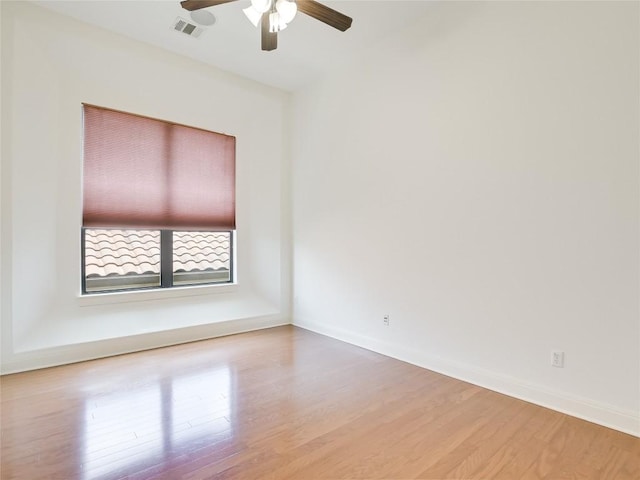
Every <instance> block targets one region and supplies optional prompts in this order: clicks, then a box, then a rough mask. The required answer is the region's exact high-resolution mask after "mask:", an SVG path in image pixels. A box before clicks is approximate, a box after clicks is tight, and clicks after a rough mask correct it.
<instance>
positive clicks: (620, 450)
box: [0, 327, 640, 480]
mask: <svg viewBox="0 0 640 480" xmlns="http://www.w3.org/2000/svg"><path fill="white" fill-rule="evenodd" d="M1 388H2V390H1V402H0V406H1V422H2V423H1V428H2V437H1V441H2V449H1V457H0V461H1V465H2V466H1V467H0V468H1V472H2V475H1V477H2V479H6V480H8V479H24V480H38V479H64V480H73V479H116V478H130V479H171V480H174V479H176V480H177V479H208V478H215V479H242V480H253V479H301V480H311V479H365V478H370V479H507V480H515V479H520V478H523V479H543V478H544V479H620V480H622V479H633V480H638V479H640V439H638V438H635V437H633V436H630V435H626V434H623V433H620V432H616V431H614V430H610V429H607V428H604V427H600V426H597V425H594V424H591V423H589V422H585V421H582V420H579V419H576V418H572V417H569V416H567V415H563V414H560V413H557V412H554V411H552V410H548V409H545V408H541V407H537V406H535V405H532V404H529V403H526V402H523V401H520V400H516V399H513V398H510V397H507V396H504V395H500V394H498V393H494V392H491V391H489V390H485V389H482V388H479V387H476V386H473V385H470V384H468V383H464V382H461V381H458V380H454V379H452V378H449V377H446V376H443V375H439V374H436V373H433V372H430V371H428V370H424V369H421V368H418V367H416V366H412V365H409V364H406V363H403V362H400V361H397V360H393V359H390V358H388V357H384V356H382V355H378V354H375V353H372V352H369V351H367V350H363V349H360V348H357V347H354V346H352V345H348V344H345V343H342V342H339V341H336V340H333V339H330V338H326V337H323V336H321V335H317V334H314V333H311V332H307V331H305V330H302V329H299V328H295V327H279V328H274V329H269V330H262V331H258V332H252V333H247V334H242V335H234V336H229V337H224V338H219V339H213V340H207V341H202V342H196V343H191V344H185V345H178V346H175V347H168V348H162V349H157V350H151V351H147V352H141V353H135V354H130V355H122V356H118V357H113V358H108V359H102V360H95V361H91V362H84V363H78V364H74V365H67V366H63V367H56V368H49V369H44V370H39V371H33V372H26V373H20V374H15V375H5V376H3V377H2V379H1Z"/></svg>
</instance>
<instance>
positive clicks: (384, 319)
mask: <svg viewBox="0 0 640 480" xmlns="http://www.w3.org/2000/svg"><path fill="white" fill-rule="evenodd" d="M382 322H383V323H384V324H385V325H386V326H387V327H388V326H389V315H385V316H384V317H382Z"/></svg>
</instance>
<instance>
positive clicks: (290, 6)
mask: <svg viewBox="0 0 640 480" xmlns="http://www.w3.org/2000/svg"><path fill="white" fill-rule="evenodd" d="M276 10H277V11H278V13H279V14H280V19H281V20H282V21H283V22H284V23H290V22H291V20H293V19H294V17H295V16H296V12H297V11H298V5H297V4H296V2H295V1H291V0H278V1H277V2H276Z"/></svg>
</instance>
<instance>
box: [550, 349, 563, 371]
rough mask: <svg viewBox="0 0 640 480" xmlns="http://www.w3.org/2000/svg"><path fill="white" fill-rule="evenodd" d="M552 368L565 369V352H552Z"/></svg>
mask: <svg viewBox="0 0 640 480" xmlns="http://www.w3.org/2000/svg"><path fill="white" fill-rule="evenodd" d="M551 366H553V367H558V368H563V367H564V352H560V351H555V352H551Z"/></svg>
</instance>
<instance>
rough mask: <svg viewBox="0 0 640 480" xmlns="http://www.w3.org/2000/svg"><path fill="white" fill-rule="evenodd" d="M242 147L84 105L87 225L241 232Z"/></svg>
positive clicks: (224, 139)
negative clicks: (238, 180)
mask: <svg viewBox="0 0 640 480" xmlns="http://www.w3.org/2000/svg"><path fill="white" fill-rule="evenodd" d="M235 142H236V139H235V137H231V136H228V135H223V134H220V133H215V132H209V131H206V130H200V129H197V128H193V127H186V126H183V125H176V124H173V123H168V122H164V121H161V120H155V119H151V118H146V117H141V116H138V115H132V114H128V113H123V112H118V111H114V110H108V109H105V108H100V107H94V106H90V105H85V106H84V189H83V202H84V203H83V226H85V227H131V228H156V229H162V228H164V229H173V230H179V229H188V230H233V229H235V145H236V143H235Z"/></svg>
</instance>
